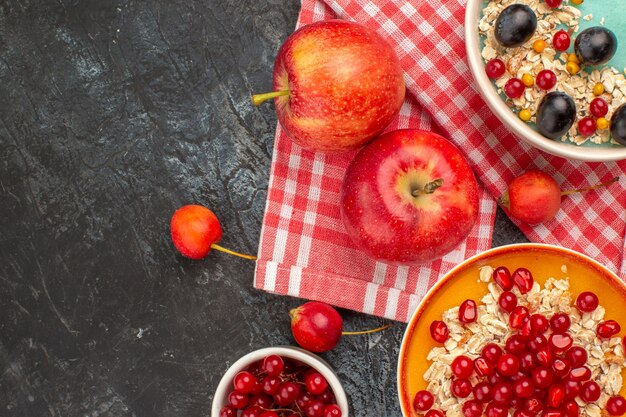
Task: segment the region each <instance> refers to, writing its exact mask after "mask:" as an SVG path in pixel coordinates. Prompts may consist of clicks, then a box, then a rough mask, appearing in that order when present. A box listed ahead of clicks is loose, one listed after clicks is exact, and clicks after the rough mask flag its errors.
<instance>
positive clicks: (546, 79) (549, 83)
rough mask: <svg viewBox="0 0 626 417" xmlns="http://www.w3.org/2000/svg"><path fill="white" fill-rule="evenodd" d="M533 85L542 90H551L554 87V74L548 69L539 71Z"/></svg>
mask: <svg viewBox="0 0 626 417" xmlns="http://www.w3.org/2000/svg"><path fill="white" fill-rule="evenodd" d="M535 84H537V87H539V88H541V89H542V90H546V91H548V90H551V89H553V88H554V86H555V85H556V74H555V73H554V72H553V71H551V70H548V69H544V70H541V71H539V73H538V74H537V77H536V79H535Z"/></svg>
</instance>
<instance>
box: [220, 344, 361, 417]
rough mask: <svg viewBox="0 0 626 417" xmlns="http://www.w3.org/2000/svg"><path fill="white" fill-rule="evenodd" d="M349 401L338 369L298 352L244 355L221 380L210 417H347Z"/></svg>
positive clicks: (286, 348) (266, 351)
mask: <svg viewBox="0 0 626 417" xmlns="http://www.w3.org/2000/svg"><path fill="white" fill-rule="evenodd" d="M348 415H349V414H348V399H347V397H346V393H345V391H344V389H343V387H342V385H341V382H340V381H339V378H338V377H337V375H336V374H335V372H334V371H333V369H332V368H331V367H330V365H328V363H326V362H325V361H324V360H323V359H321V358H320V357H319V356H317V355H315V354H313V353H311V352H309V351H307V350H304V349H300V348H297V347H293V346H275V347H268V348H263V349H259V350H255V351H253V352H250V353H248V354H247V355H244V356H243V357H241V358H240V359H239V360H237V361H236V362H235V363H234V364H233V365H232V366H231V367H230V368H229V369H228V370H227V371H226V373H225V374H224V376H223V377H222V379H221V381H220V383H219V385H218V387H217V390H216V391H215V396H214V398H213V406H212V409H211V417H348Z"/></svg>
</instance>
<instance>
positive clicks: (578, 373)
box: [568, 366, 591, 382]
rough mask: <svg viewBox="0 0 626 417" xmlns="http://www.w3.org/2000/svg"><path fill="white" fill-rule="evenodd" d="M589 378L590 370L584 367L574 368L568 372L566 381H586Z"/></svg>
mask: <svg viewBox="0 0 626 417" xmlns="http://www.w3.org/2000/svg"><path fill="white" fill-rule="evenodd" d="M589 378H591V370H590V369H589V368H587V367H586V366H581V367H579V368H574V369H572V370H571V371H569V376H568V379H570V380H572V381H579V382H582V381H588V380H589Z"/></svg>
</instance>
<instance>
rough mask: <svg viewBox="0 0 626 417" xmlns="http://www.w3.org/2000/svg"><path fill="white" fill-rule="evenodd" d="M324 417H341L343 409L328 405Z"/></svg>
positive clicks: (335, 405)
mask: <svg viewBox="0 0 626 417" xmlns="http://www.w3.org/2000/svg"><path fill="white" fill-rule="evenodd" d="M426 415H428V413H426ZM324 417H341V408H339V406H338V405H337V404H330V405H327V406H326V407H325V408H324Z"/></svg>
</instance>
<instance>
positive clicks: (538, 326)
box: [530, 314, 550, 334]
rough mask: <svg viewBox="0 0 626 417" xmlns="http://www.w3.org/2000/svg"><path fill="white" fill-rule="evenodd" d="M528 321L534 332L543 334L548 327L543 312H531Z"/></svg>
mask: <svg viewBox="0 0 626 417" xmlns="http://www.w3.org/2000/svg"><path fill="white" fill-rule="evenodd" d="M530 323H531V326H532V329H533V332H534V333H535V334H543V333H545V332H546V331H547V330H548V328H549V327H550V322H549V321H548V319H547V318H546V316H544V315H543V314H533V315H532V316H530Z"/></svg>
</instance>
